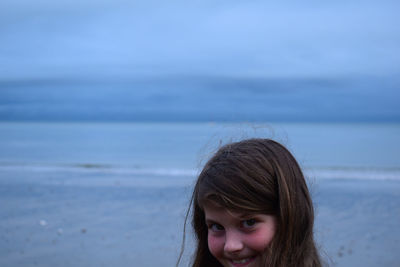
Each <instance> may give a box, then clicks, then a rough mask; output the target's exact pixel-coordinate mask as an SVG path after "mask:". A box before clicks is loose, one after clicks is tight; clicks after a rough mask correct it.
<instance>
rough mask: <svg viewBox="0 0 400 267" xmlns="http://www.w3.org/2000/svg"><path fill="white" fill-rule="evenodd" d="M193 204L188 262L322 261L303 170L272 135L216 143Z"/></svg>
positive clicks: (311, 265) (286, 266)
mask: <svg viewBox="0 0 400 267" xmlns="http://www.w3.org/2000/svg"><path fill="white" fill-rule="evenodd" d="M192 204H193V218H192V226H193V228H194V232H195V235H196V240H197V248H196V251H195V255H194V259H193V264H192V266H193V267H213V266H218V267H220V266H224V267H228V266H229V267H231V266H234V267H258V266H260V267H261V266H269V267H320V266H321V261H320V257H319V255H318V251H317V249H316V246H315V243H314V239H313V222H314V213H313V206H312V202H311V198H310V195H309V191H308V188H307V185H306V182H305V180H304V176H303V174H302V172H301V169H300V167H299V165H298V163H297V162H296V160H295V159H294V157H293V156H292V155H291V154H290V152H289V151H288V150H287V149H286V148H285V147H283V146H282V145H280V144H279V143H277V142H275V141H272V140H269V139H249V140H244V141H241V142H236V143H231V144H228V145H225V146H223V147H221V148H220V149H219V150H218V151H217V153H216V154H215V155H214V156H213V157H212V158H211V159H210V160H209V161H208V162H207V163H206V165H205V166H204V168H203V170H202V172H201V173H200V175H199V177H198V179H197V182H196V185H195V188H194V191H193V196H192ZM189 209H190V208H189ZM178 263H179V260H178Z"/></svg>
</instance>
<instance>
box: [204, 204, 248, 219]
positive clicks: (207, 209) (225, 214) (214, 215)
mask: <svg viewBox="0 0 400 267" xmlns="http://www.w3.org/2000/svg"><path fill="white" fill-rule="evenodd" d="M203 209H204V214H205V217H206V220H207V219H208V220H216V219H218V218H231V219H243V218H245V217H247V216H249V215H251V213H249V212H241V211H232V210H229V209H227V208H225V207H222V206H220V205H218V204H215V203H212V202H207V203H206V204H205V205H204V207H203Z"/></svg>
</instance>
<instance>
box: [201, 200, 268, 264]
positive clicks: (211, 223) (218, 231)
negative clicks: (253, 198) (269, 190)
mask: <svg viewBox="0 0 400 267" xmlns="http://www.w3.org/2000/svg"><path fill="white" fill-rule="evenodd" d="M204 212H205V217H206V224H207V227H208V247H209V249H210V252H211V254H212V255H213V256H214V257H215V258H216V259H217V260H218V261H219V262H220V263H221V264H222V265H223V266H224V267H228V266H229V267H232V266H234V267H242V266H243V267H244V266H246V267H256V266H263V262H262V259H263V252H264V251H265V249H266V248H267V246H268V245H269V244H270V243H271V241H272V238H273V237H274V234H275V230H276V217H275V216H272V215H266V214H251V215H247V214H242V213H234V212H230V211H228V210H227V209H225V208H222V207H219V206H216V205H213V204H208V205H205V206H204Z"/></svg>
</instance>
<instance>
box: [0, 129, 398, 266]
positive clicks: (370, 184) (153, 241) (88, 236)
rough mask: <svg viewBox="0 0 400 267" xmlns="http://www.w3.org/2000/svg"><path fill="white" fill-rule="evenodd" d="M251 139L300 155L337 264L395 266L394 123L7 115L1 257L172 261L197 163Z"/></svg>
mask: <svg viewBox="0 0 400 267" xmlns="http://www.w3.org/2000/svg"><path fill="white" fill-rule="evenodd" d="M249 137H267V138H273V139H275V140H277V141H280V142H281V143H283V144H284V145H286V146H287V147H288V148H289V149H290V150H291V151H292V152H293V154H294V155H295V156H296V158H297V159H298V161H299V163H300V165H301V166H302V167H303V169H304V171H305V174H306V176H307V179H308V182H309V185H310V190H311V193H312V196H313V200H314V203H315V208H316V239H317V242H318V244H319V247H320V251H321V253H322V255H323V257H324V259H325V260H326V261H327V262H328V263H329V265H330V266H377V265H378V264H382V263H385V266H399V263H400V257H399V256H398V253H397V251H398V250H399V249H400V245H399V244H400V231H399V230H398V229H397V228H398V227H397V225H398V223H399V222H400V155H399V154H400V125H399V124H361V123H360V124H304V123H292V124H238V123H236V124H215V123H192V124H190V123H177V124H171V123H33V122H32V123H0V265H1V266H113V265H114V266H115V265H117V266H174V264H175V262H176V259H177V257H178V254H179V252H180V248H181V239H182V231H183V223H184V217H185V212H186V209H187V206H188V202H189V198H190V194H191V188H192V185H193V183H194V181H195V178H196V175H197V174H198V172H199V171H200V169H201V166H202V164H203V163H204V162H205V160H207V159H208V157H209V156H210V155H211V154H212V153H213V151H215V150H216V149H217V147H218V146H220V145H221V144H224V143H226V142H230V141H234V140H239V139H243V138H249ZM192 250H193V241H192V239H191V236H190V231H189V234H188V239H187V242H186V245H185V253H184V259H183V263H182V265H183V266H185V265H187V263H188V262H189V261H190V254H191V251H192Z"/></svg>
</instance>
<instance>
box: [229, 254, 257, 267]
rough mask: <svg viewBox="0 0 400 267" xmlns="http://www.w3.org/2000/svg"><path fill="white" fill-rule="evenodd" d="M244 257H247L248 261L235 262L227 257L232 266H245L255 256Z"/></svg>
mask: <svg viewBox="0 0 400 267" xmlns="http://www.w3.org/2000/svg"><path fill="white" fill-rule="evenodd" d="M244 259H249V260H248V261H246V262H244V263H235V262H233V259H229V262H230V263H231V264H232V265H233V266H234V267H243V266H247V265H249V264H250V263H252V262H253V261H254V260H255V259H256V256H252V257H248V258H244Z"/></svg>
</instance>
